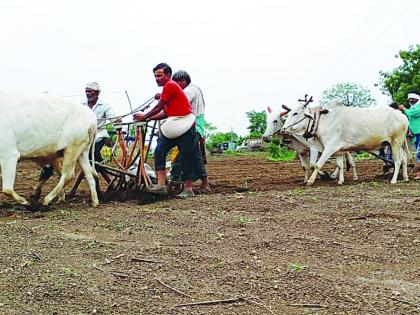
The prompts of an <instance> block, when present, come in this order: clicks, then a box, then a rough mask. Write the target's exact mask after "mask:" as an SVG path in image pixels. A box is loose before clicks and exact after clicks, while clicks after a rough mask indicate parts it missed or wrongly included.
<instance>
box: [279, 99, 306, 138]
mask: <svg viewBox="0 0 420 315" xmlns="http://www.w3.org/2000/svg"><path fill="white" fill-rule="evenodd" d="M308 116H311V114H310V111H309V109H307V108H306V107H305V106H303V105H300V106H298V107H296V108H295V109H293V110H292V111H291V112H290V113H289V115H288V117H287V119H286V121H285V122H284V125H283V128H282V131H283V132H291V133H294V134H297V133H304V132H305V130H306V127H307V126H308V119H310V118H309V117H308Z"/></svg>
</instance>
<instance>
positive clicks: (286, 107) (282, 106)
mask: <svg viewBox="0 0 420 315" xmlns="http://www.w3.org/2000/svg"><path fill="white" fill-rule="evenodd" d="M281 108H283V109H285V110H287V111H288V112H290V111H291V109H290V108H289V107H288V106H287V105H284V104H283V105H281Z"/></svg>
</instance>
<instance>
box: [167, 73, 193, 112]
mask: <svg viewBox="0 0 420 315" xmlns="http://www.w3.org/2000/svg"><path fill="white" fill-rule="evenodd" d="M160 99H161V100H164V101H166V102H167V105H166V106H165V107H164V109H163V110H164V112H165V113H166V115H168V117H171V116H186V115H188V114H191V113H192V108H191V105H190V102H189V101H188V98H187V96H186V95H185V93H184V91H183V90H182V89H181V87H180V86H179V85H178V83H176V82H175V81H173V80H169V81H168V82H166V84H165V85H164V86H163V90H162V94H161V95H160Z"/></svg>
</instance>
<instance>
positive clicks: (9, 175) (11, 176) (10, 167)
mask: <svg viewBox="0 0 420 315" xmlns="http://www.w3.org/2000/svg"><path fill="white" fill-rule="evenodd" d="M17 161H18V158H17V157H14V158H13V157H10V156H9V157H8V158H7V159H6V158H2V159H1V160H0V166H1V173H2V181H3V188H2V191H3V193H4V194H6V195H8V196H11V197H13V199H14V200H16V201H17V202H18V203H20V204H22V205H29V203H28V201H27V200H26V199H25V198H23V197H21V196H19V195H18V194H17V193H16V192H15V190H14V189H13V186H14V184H15V178H16V166H17Z"/></svg>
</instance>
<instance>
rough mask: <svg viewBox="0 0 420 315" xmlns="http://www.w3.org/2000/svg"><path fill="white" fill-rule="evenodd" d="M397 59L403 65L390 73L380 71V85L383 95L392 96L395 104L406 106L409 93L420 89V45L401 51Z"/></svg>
mask: <svg viewBox="0 0 420 315" xmlns="http://www.w3.org/2000/svg"><path fill="white" fill-rule="evenodd" d="M395 58H397V59H398V58H400V59H401V61H402V65H401V66H399V67H397V68H396V69H394V70H392V71H390V72H385V71H380V72H379V74H380V76H381V80H380V83H379V85H380V86H381V91H382V93H384V94H387V95H391V97H392V99H393V101H394V102H397V103H400V104H405V103H406V102H407V92H408V91H409V90H411V89H415V90H419V89H420V45H416V46H415V47H414V46H410V47H409V48H408V50H401V51H399V52H398V55H396V56H395Z"/></svg>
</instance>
